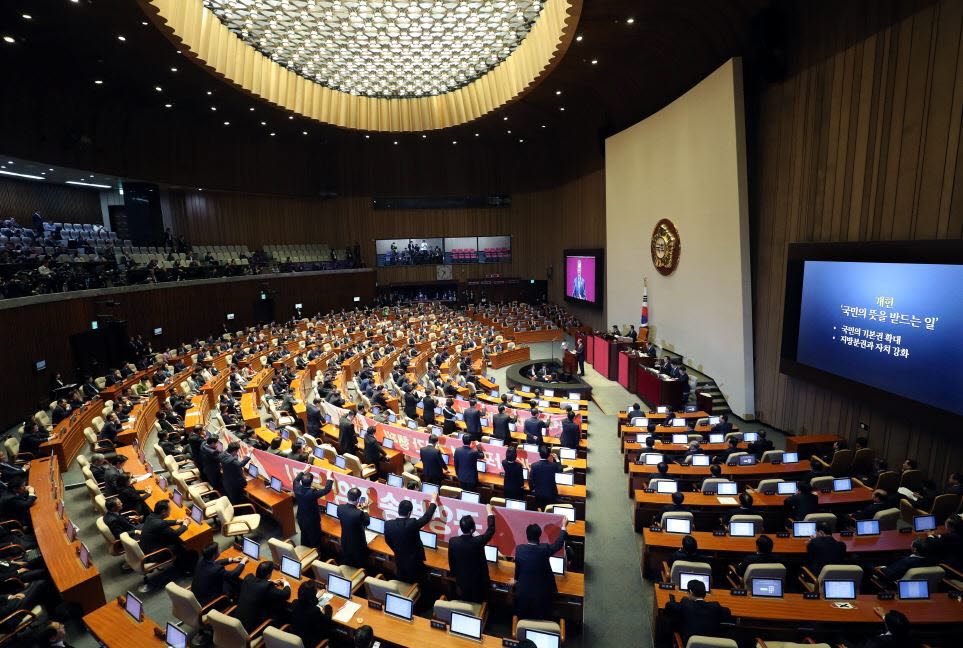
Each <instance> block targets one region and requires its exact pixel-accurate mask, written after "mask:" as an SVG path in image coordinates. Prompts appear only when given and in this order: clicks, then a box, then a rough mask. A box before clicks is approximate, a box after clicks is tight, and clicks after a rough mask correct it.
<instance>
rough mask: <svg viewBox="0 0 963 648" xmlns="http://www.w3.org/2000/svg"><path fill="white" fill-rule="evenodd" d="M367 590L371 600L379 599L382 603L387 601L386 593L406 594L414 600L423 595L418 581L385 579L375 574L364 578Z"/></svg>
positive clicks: (405, 595)
mask: <svg viewBox="0 0 963 648" xmlns="http://www.w3.org/2000/svg"><path fill="white" fill-rule="evenodd" d="M364 587H365V591H366V592H367V595H368V600H369V601H377V602H379V603H381V604H384V602H385V594H388V593H391V594H397V595H398V596H404V597H405V598H409V599H411V600H412V601H417V600H418V597H419V596H421V590H420V589H419V588H418V584H417V583H405V582H404V581H400V580H384V579H381V578H377V577H375V576H368V577H367V578H365V579H364Z"/></svg>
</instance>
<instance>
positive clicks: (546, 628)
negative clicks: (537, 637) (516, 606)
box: [512, 616, 565, 643]
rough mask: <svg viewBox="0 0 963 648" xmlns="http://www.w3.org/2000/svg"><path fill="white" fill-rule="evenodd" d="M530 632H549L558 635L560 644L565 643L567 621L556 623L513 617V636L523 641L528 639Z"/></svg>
mask: <svg viewBox="0 0 963 648" xmlns="http://www.w3.org/2000/svg"><path fill="white" fill-rule="evenodd" d="M529 630H532V631H535V632H547V633H551V634H557V635H558V636H559V640H560V641H559V643H565V620H564V619H559V620H558V621H557V622H556V621H536V620H534V619H519V618H518V617H515V616H513V617H512V636H513V637H515V639H517V640H519V641H521V640H522V639H526V638H527V636H528V635H527V633H528V631H529Z"/></svg>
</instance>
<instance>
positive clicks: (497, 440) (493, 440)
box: [488, 437, 505, 446]
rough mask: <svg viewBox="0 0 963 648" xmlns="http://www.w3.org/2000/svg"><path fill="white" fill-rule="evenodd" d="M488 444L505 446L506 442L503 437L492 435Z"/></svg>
mask: <svg viewBox="0 0 963 648" xmlns="http://www.w3.org/2000/svg"><path fill="white" fill-rule="evenodd" d="M488 445H493V446H504V445H505V442H504V441H502V440H501V439H496V438H494V437H492V438H491V439H489V440H488Z"/></svg>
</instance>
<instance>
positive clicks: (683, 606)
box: [665, 598, 732, 642]
mask: <svg viewBox="0 0 963 648" xmlns="http://www.w3.org/2000/svg"><path fill="white" fill-rule="evenodd" d="M665 611H666V614H668V615H669V616H670V617H672V619H673V623H672V627H673V628H675V629H677V630H678V631H679V633H680V634H681V635H682V641H683V642H687V641H688V640H689V637H692V636H694V635H699V636H702V637H718V636H720V635H721V634H723V633H722V629H721V628H720V625H721V624H722V623H723V622H724V621H728V620H730V619H731V618H732V612H730V611H729V608H726V607H722V606H721V605H719V604H718V603H716V602H715V601H712V602H709V601H696V600H693V599H690V598H684V599H682V600H681V601H678V602H675V601H669V602H668V603H666V605H665Z"/></svg>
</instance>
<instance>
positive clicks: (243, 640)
mask: <svg viewBox="0 0 963 648" xmlns="http://www.w3.org/2000/svg"><path fill="white" fill-rule="evenodd" d="M207 622H208V623H209V624H210V625H211V628H212V629H213V630H214V645H215V646H217V648H251V647H253V646H258V645H260V636H261V633H263V632H264V629H265V628H266V627H268V626H269V625H271V623H272V619H268V620H267V621H265V622H264V623H262V624H261V625H260V626H258V627H257V628H254V629H253V630H252V631H251V632H248V631H247V630H246V629H245V628H244V625H243V624H242V623H241V622H240V620H238V619H235V618H234V617H231V616H227V615H226V614H224V613H223V612H220V611H218V610H211V611H210V612H209V613H208V614H207Z"/></svg>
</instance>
